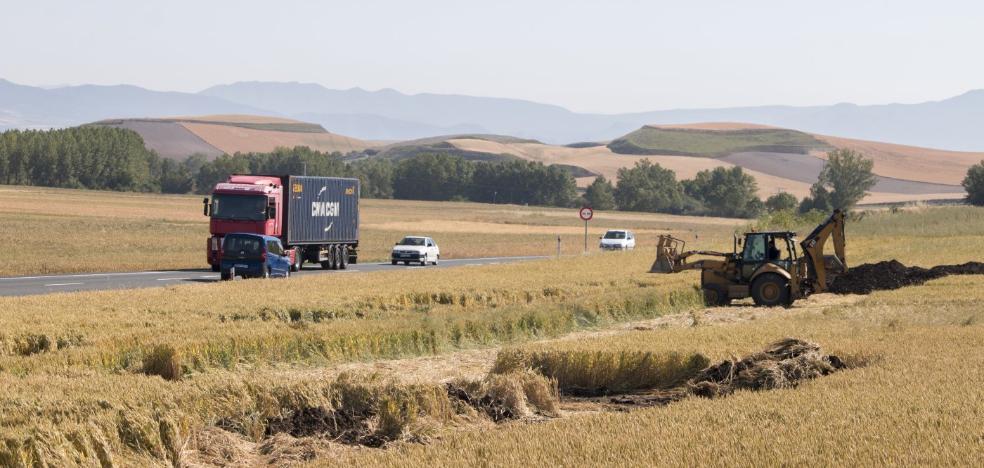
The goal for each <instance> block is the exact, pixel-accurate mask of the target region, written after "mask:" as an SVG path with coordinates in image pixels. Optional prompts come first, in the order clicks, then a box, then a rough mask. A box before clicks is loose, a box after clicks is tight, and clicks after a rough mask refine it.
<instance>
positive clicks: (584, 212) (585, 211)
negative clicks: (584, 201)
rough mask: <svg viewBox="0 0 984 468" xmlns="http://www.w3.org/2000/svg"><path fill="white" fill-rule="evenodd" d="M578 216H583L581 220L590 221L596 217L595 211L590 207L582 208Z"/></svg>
mask: <svg viewBox="0 0 984 468" xmlns="http://www.w3.org/2000/svg"><path fill="white" fill-rule="evenodd" d="M578 215H579V216H581V219H583V220H585V221H588V220H590V219H591V217H592V216H594V210H592V209H591V208H588V207H584V208H581V211H580V212H578Z"/></svg>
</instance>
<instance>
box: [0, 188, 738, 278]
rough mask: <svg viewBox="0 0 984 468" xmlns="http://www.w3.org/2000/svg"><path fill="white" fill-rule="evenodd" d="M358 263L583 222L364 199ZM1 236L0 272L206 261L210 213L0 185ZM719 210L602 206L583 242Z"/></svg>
mask: <svg viewBox="0 0 984 468" xmlns="http://www.w3.org/2000/svg"><path fill="white" fill-rule="evenodd" d="M361 205H362V206H361V225H362V229H361V230H362V232H361V234H362V236H361V237H362V239H361V245H360V261H365V262H372V261H382V260H388V259H389V252H390V249H391V248H392V247H393V243H394V242H396V241H398V240H400V239H401V238H402V237H403V236H404V235H427V236H432V237H434V239H435V240H436V241H437V242H438V244H439V245H440V246H441V256H442V258H469V257H493V256H525V255H555V254H556V252H557V237H558V236H559V237H560V238H561V241H562V243H561V244H562V245H561V248H562V254H580V253H581V252H582V250H583V248H584V239H583V235H584V231H583V229H584V225H583V223H582V222H581V221H580V220H579V219H578V218H577V212H576V210H573V209H558V208H539V207H524V206H516V205H486V204H477V203H452V202H420V201H401V200H366V199H364V200H362V201H361ZM0 216H3V219H4V222H3V223H2V225H0V235H2V236H3V237H5V238H7V239H18V248H17V249H13V250H11V251H10V252H8V253H7V255H6V258H5V259H4V262H3V263H0V276H11V275H29V274H37V273H77V272H105V271H137V270H155V269H182V268H205V267H207V264H206V263H205V241H206V239H207V237H208V219H207V218H206V217H205V216H203V215H202V197H201V196H195V195H160V194H156V195H153V194H134V193H116V192H98V191H87V190H64V189H48V188H40V187H16V186H3V187H0ZM742 223H743V222H742V221H739V220H732V219H723V218H702V217H675V216H666V215H659V214H648V213H622V212H611V213H601V212H599V213H598V214H597V215H596V217H595V219H594V220H593V221H592V222H591V224H590V229H589V233H590V236H591V238H590V239H591V240H590V244H589V246H590V247H592V248H594V247H596V246H597V243H596V241H597V238H598V236H600V235H602V234H603V233H604V231H605V230H606V229H610V228H628V229H635V230H636V231H637V232H638V233H639V234H640V237H639V243H640V245H641V246H653V245H655V242H656V234H657V233H666V232H674V233H676V234H678V235H681V236H693V235H694V234H695V233H696V232H698V231H699V232H718V231H720V232H722V233H729V232H731V231H733V230H734V227H735V226H740V225H741V224H742Z"/></svg>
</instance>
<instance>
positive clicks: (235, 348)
mask: <svg viewBox="0 0 984 468" xmlns="http://www.w3.org/2000/svg"><path fill="white" fill-rule="evenodd" d="M500 208H501V207H500ZM387 209H398V208H396V207H392V206H391V207H388V208H387ZM435 209H436V207H435ZM979 213H980V210H976V211H975V209H971V208H958V209H925V210H915V211H909V212H902V213H897V214H891V213H887V212H886V213H885V214H883V215H878V216H871V217H868V218H865V219H864V220H862V221H860V222H855V223H853V224H851V225H849V226H851V227H849V229H850V231H849V232H848V238H849V242H850V244H849V246H848V255H849V256H850V257H849V260H850V261H851V262H853V263H860V262H862V261H871V260H880V259H883V258H878V257H875V256H876V255H882V254H883V253H884V250H883V249H884V247H883V246H882V244H884V243H885V240H884V239H885V238H886V237H885V236H891V237H892V238H893V239H899V241H898V242H899V244H900V245H898V246H897V247H899V255H892V257H895V258H898V259H899V260H900V261H903V262H904V263H907V264H926V262H933V261H934V260H937V259H939V261H938V262H940V263H942V262H944V261H945V262H947V263H957V262H960V261H966V260H971V259H977V258H978V257H979V256H978V252H979V251H980V250H979V249H980V247H982V244H981V242H982V238H984V236H981V235H980V234H979V233H980V232H984V226H982V225H981V224H982V223H984V217H981V216H979V215H978V214H979ZM538 219H544V220H549V219H550V218H549V217H548V216H541V217H538ZM920 224H923V225H927V226H933V227H932V228H923V229H922V230H920V229H918V228H913V230H912V232H909V233H907V230H906V226H916V225H920ZM975 233H976V234H975ZM708 237H711V238H713V236H711V235H710V234H708V235H704V234H702V235H701V238H702V239H707V238H708ZM723 243H730V240H729V239H728V238H722V239H717V238H715V241H714V242H708V243H707V244H708V245H703V244H701V245H698V247H705V248H714V247H718V248H720V247H722V246H721V245H720V244H723ZM944 257H945V259H944ZM651 260H652V259H651V258H650V255H649V254H648V253H647V252H645V251H636V252H633V253H628V254H625V255H598V256H591V257H583V258H581V257H579V258H567V259H562V260H549V261H539V262H532V263H526V264H511V265H499V266H493V267H487V268H481V269H456V270H427V271H416V272H413V273H410V272H407V271H394V272H387V273H380V274H372V275H349V276H343V277H331V278H329V277H322V276H312V277H301V278H294V279H292V280H291V281H289V282H274V281H267V282H264V281H259V280H257V281H241V282H234V283H228V284H216V285H187V286H176V287H171V288H166V289H164V288H161V289H152V290H134V291H122V292H121V291H107V292H91V293H75V294H58V295H51V296H43V297H24V298H3V299H0V308H2V309H3V310H5V311H8V312H7V313H5V314H2V315H0V388H3V389H4V394H3V396H2V397H0V465H4V466H6V465H13V466H16V465H17V464H18V463H23V464H31V463H33V462H35V461H44V462H47V463H49V464H52V465H71V464H96V463H98V460H109V459H112V460H113V461H114V463H116V464H121V465H125V466H135V465H139V466H150V465H157V466H162V465H170V464H174V463H178V462H191V461H194V460H199V458H195V457H196V456H198V455H195V454H192V453H188V451H189V450H192V449H194V450H195V452H196V453H204V455H202V458H203V459H207V460H213V461H214V460H219V461H221V460H223V459H225V457H231V458H232V459H233V460H240V461H242V460H245V462H244V463H248V464H250V463H251V464H257V463H278V464H283V463H288V462H304V461H308V462H314V463H352V464H356V465H400V466H405V465H407V464H413V465H418V464H431V465H441V466H445V465H462V464H484V465H494V466H498V465H528V464H549V465H583V464H599V465H601V464H626V465H633V464H634V465H639V464H658V463H671V464H674V463H690V462H692V463H700V464H708V465H719V466H720V465H740V464H751V463H755V464H781V463H802V464H852V465H858V464H951V465H952V464H961V465H976V464H980V462H982V461H984V460H981V459H980V457H981V455H980V454H981V451H980V450H978V448H979V445H980V424H979V421H980V419H981V414H980V411H979V409H980V408H984V399H982V395H981V393H980V392H979V391H978V389H979V388H980V386H981V385H982V384H984V377H982V375H981V373H980V372H979V369H978V368H979V364H978V363H979V362H981V360H982V359H984V345H982V343H984V339H982V338H984V335H982V330H984V329H982V328H981V326H980V324H981V323H984V278H981V277H977V276H960V277H947V278H942V279H939V280H934V281H931V282H929V283H927V284H925V285H923V286H919V287H912V288H904V289H900V290H896V291H884V292H877V293H874V294H872V295H870V296H866V297H864V298H850V299H851V300H847V298H839V297H838V298H833V299H832V300H829V301H826V300H824V297H822V296H818V297H814V298H811V299H810V300H809V301H803V302H802V303H797V305H796V307H793V308H792V309H788V310H787V309H781V310H768V311H766V310H761V309H757V308H754V307H750V306H744V307H741V306H739V307H731V308H717V309H708V310H707V311H706V313H705V315H704V317H703V319H702V324H701V326H697V327H692V326H689V320H686V321H685V322H686V323H682V322H683V321H680V322H681V325H683V326H673V325H672V324H673V323H676V322H672V321H668V322H666V323H667V324H669V325H667V326H665V327H662V326H654V327H651V328H649V329H645V330H633V329H625V328H620V327H616V329H614V330H610V331H599V332H596V333H595V334H593V335H588V334H584V333H582V334H579V335H574V336H572V337H570V338H569V339H562V340H554V341H546V339H550V338H557V337H562V336H564V335H565V334H567V333H570V332H572V331H577V330H585V329H588V330H591V329H601V328H605V327H611V326H613V325H616V324H618V323H623V322H626V321H635V320H642V319H652V318H655V317H658V316H661V315H664V314H671V313H678V314H680V315H679V316H682V317H686V316H687V312H688V311H690V310H693V309H694V308H695V307H696V304H697V300H698V298H697V294H696V293H695V292H694V290H693V288H692V285H693V284H694V282H695V281H696V277H695V276H694V275H693V274H680V275H650V274H647V273H645V271H646V270H647V269H648V266H649V263H650V262H651ZM410 279H412V281H409V280H410ZM341 291H344V293H342V292H341ZM955 292H959V294H956V293H955ZM217 299H218V300H217ZM785 336H796V337H800V338H803V339H805V340H809V341H811V342H815V343H819V344H821V345H822V346H823V347H824V350H825V351H827V352H830V353H833V354H836V355H838V356H841V357H844V358H846V359H848V360H850V361H851V362H854V363H862V364H864V366H863V367H860V368H857V369H853V370H849V371H844V372H838V373H836V374H833V375H830V376H826V377H823V378H821V379H815V380H811V381H807V382H806V383H803V384H801V385H799V386H797V387H796V388H794V389H784V390H776V391H769V392H756V393H749V392H743V391H739V392H736V393H735V394H734V395H732V396H729V397H726V398H720V399H715V400H704V399H686V400H684V401H681V402H678V403H674V404H671V405H669V406H666V407H663V408H653V409H648V410H641V411H634V412H629V413H588V414H575V415H568V416H564V411H563V410H562V409H563V408H562V407H558V406H557V405H556V387H554V386H553V385H554V384H553V383H552V382H550V381H549V380H546V381H545V380H542V379H537V378H536V377H535V376H531V374H529V373H526V372H518V373H517V372H512V373H509V374H507V375H505V376H500V377H495V376H493V377H490V378H489V379H486V380H479V381H474V380H473V381H470V382H463V381H459V382H457V383H456V384H455V385H456V388H461V389H464V390H466V393H468V394H469V397H468V398H467V401H473V400H478V401H479V402H483V403H480V404H477V405H471V404H468V405H467V408H466V407H465V406H462V402H463V401H466V400H464V399H461V398H450V397H449V395H450V393H449V392H447V391H445V390H446V387H444V386H443V385H441V382H436V381H434V380H430V381H427V380H423V381H416V382H414V381H404V380H403V379H402V378H401V379H399V380H400V381H399V382H398V383H397V382H394V381H393V380H391V379H392V377H390V376H387V375H385V374H382V375H376V376H373V372H371V371H372V370H374V369H375V370H377V371H380V372H384V371H386V370H387V369H392V370H393V372H395V373H397V374H404V373H406V372H410V371H411V370H413V369H415V367H414V365H417V364H414V365H408V366H400V365H399V361H393V363H394V364H393V365H392V366H389V367H380V368H377V367H376V366H374V361H376V360H379V359H384V358H386V359H393V358H400V357H412V358H413V359H412V360H411V361H413V362H414V363H418V360H419V359H421V358H420V357H419V356H428V359H441V358H442V356H444V355H445V354H446V353H449V352H458V351H459V350H463V349H464V350H471V351H469V352H472V353H475V354H481V353H487V354H488V356H489V357H488V361H486V362H491V361H492V358H491V354H492V353H494V352H495V350H496V349H497V348H500V347H501V346H502V345H504V344H505V345H509V349H516V350H518V351H517V353H519V354H517V355H519V356H527V355H532V356H542V357H543V359H540V364H536V365H529V366H527V365H525V363H527V362H531V363H532V362H534V361H528V360H526V358H525V357H523V358H522V359H514V360H513V361H515V362H521V363H524V365H522V366H515V368H516V369H518V368H519V367H534V368H541V369H543V368H547V367H549V365H553V366H554V367H553V368H555V369H562V370H563V371H562V372H557V373H556V376H557V379H558V380H561V378H563V379H565V381H572V382H590V383H591V384H590V385H594V386H597V385H598V382H603V384H602V385H606V386H614V384H624V383H626V382H629V383H632V382H633V380H632V379H637V380H636V381H635V382H634V383H632V385H629V386H627V387H638V386H648V385H653V384H655V385H663V384H669V382H671V381H673V380H674V379H676V377H672V376H673V375H674V373H673V371H674V369H678V370H679V369H684V370H685V369H687V366H686V365H681V364H686V362H688V358H687V356H693V355H696V353H699V354H700V355H703V356H706V357H707V359H710V360H711V361H712V362H717V361H720V360H723V359H728V358H731V357H733V356H742V355H747V354H749V353H752V352H755V351H758V350H761V349H762V348H763V347H764V346H765V345H767V344H768V343H772V342H774V341H776V340H777V339H779V338H782V337H785ZM524 343H528V344H524ZM162 346H163V348H162ZM159 349H163V350H164V351H160V352H158V351H157V350H159ZM157 354H159V355H160V356H162V357H163V359H160V360H159V361H162V362H164V363H165V364H168V365H169V366H170V367H171V368H172V369H177V368H180V369H181V374H180V375H181V377H182V378H181V379H180V380H164V379H162V378H160V377H158V376H157V375H146V374H145V372H146V370H147V369H148V368H151V367H154V366H153V365H150V364H152V363H153V362H155V361H158V359H151V358H148V357H153V356H155V355H157ZM503 356H506V355H505V354H504V355H503ZM670 356H678V357H679V359H677V358H673V359H670V358H666V357H670ZM505 359H506V358H505V357H503V360H505ZM543 363H547V364H549V365H548V366H544V365H542V364H543ZM558 363H559V364H562V365H557V364H558ZM424 365H425V364H424ZM442 365H443V366H445V368H454V362H453V361H449V362H446V363H444V364H442ZM345 366H357V367H361V368H362V370H363V371H367V372H361V373H359V374H358V375H359V376H358V377H355V376H354V375H355V374H352V375H353V376H352V377H344V378H343V376H342V375H341V372H340V370H341V369H343V368H345ZM165 367H168V366H167V365H166V366H165ZM503 367H506V366H503ZM632 368H635V369H641V371H633V370H631V369H632ZM422 373H424V372H422ZM172 375H173V374H172ZM640 376H648V378H646V379H642V378H641V377H640ZM399 377H402V375H400V376H399ZM643 380H644V381H643ZM472 396H476V397H477V398H473V397H472ZM449 398H450V399H449ZM468 408H471V409H468ZM556 414H560V415H561V417H558V418H553V419H547V420H545V421H543V422H541V423H538V424H522V423H515V422H514V423H510V424H504V425H492V424H491V422H490V421H495V420H497V418H500V419H499V420H508V419H509V418H513V417H521V418H522V417H530V418H543V417H550V416H553V415H556ZM497 415H498V416H497ZM505 415H508V416H509V418H503V416H505ZM537 420H540V419H537ZM319 421H320V422H319ZM326 421H327V422H332V421H333V422H335V423H342V422H344V423H345V424H347V425H344V426H343V427H345V428H355V430H354V432H352V431H351V430H349V431H342V432H332V431H333V430H335V429H331V430H329V428H328V427H329V426H326V425H325V422H326ZM308 422H313V423H314V424H307V423H308ZM331 427H335V426H331ZM216 428H218V429H221V431H219V430H217V429H216ZM303 428H306V429H303ZM302 429H303V430H302ZM230 434H231V435H230ZM346 437H349V438H350V439H346ZM332 440H334V442H332ZM346 440H352V441H355V442H356V443H360V444H365V445H375V444H382V445H384V446H385V447H387V449H386V450H370V449H363V450H339V449H338V446H339V445H344V444H339V442H345V441H346ZM423 441H427V442H428V443H427V444H420V443H419V442H423ZM312 457H322V458H321V459H319V460H312Z"/></svg>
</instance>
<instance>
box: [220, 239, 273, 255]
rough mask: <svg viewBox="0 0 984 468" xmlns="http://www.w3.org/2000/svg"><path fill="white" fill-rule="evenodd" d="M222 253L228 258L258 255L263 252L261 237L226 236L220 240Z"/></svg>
mask: <svg viewBox="0 0 984 468" xmlns="http://www.w3.org/2000/svg"><path fill="white" fill-rule="evenodd" d="M222 250H223V251H224V253H223V255H224V256H225V257H229V258H252V257H259V256H260V254H261V253H263V239H261V238H259V237H253V236H226V238H225V240H224V241H222Z"/></svg>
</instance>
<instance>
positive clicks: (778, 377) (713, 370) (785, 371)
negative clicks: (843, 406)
mask: <svg viewBox="0 0 984 468" xmlns="http://www.w3.org/2000/svg"><path fill="white" fill-rule="evenodd" d="M844 367H845V365H844V362H843V361H841V359H840V358H838V357H837V356H832V355H827V354H824V353H823V352H822V351H821V349H820V346H819V345H817V344H815V343H810V342H808V341H803V340H798V339H796V338H786V339H783V340H781V341H778V342H776V343H773V344H772V345H770V346H769V347H768V348H766V349H765V351H762V352H759V353H755V354H752V355H749V356H746V357H744V358H742V359H741V360H735V359H727V360H724V361H721V362H720V363H718V364H715V365H713V366H710V367H708V368H706V369H704V370H702V371H700V373H698V374H697V376H695V377H694V378H692V379H690V381H688V382H687V387H688V388H689V389H690V392H691V393H693V394H694V395H697V396H702V397H707V398H714V397H718V396H724V395H729V394H731V393H733V392H734V391H735V390H742V389H747V390H771V389H775V388H791V387H795V386H796V385H798V384H799V383H800V382H801V381H804V380H809V379H813V378H816V377H820V376H823V375H827V374H830V373H832V372H835V371H837V370H839V369H843V368H844Z"/></svg>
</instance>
